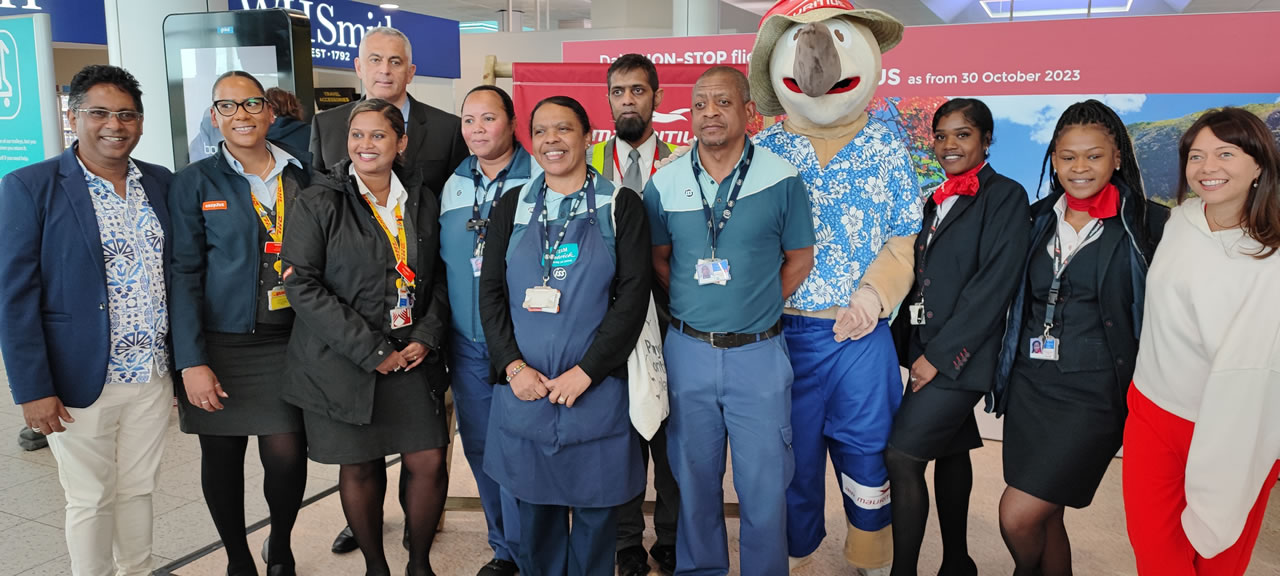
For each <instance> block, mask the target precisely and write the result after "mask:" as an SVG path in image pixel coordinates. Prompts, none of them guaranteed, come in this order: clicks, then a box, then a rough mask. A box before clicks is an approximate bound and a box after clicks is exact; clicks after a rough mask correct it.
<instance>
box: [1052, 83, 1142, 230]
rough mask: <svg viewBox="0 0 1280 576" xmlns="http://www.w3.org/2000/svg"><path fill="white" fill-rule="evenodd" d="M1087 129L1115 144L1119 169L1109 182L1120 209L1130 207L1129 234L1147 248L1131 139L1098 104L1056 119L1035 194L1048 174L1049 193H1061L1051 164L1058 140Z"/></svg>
mask: <svg viewBox="0 0 1280 576" xmlns="http://www.w3.org/2000/svg"><path fill="white" fill-rule="evenodd" d="M1090 125H1094V126H1098V127H1100V128H1102V129H1103V130H1105V131H1106V132H1107V133H1108V134H1110V135H1111V138H1112V139H1113V140H1114V141H1115V144H1116V149H1117V150H1119V151H1120V169H1119V170H1116V171H1115V173H1114V174H1112V175H1111V182H1112V183H1113V184H1116V185H1117V187H1118V188H1120V190H1121V197H1120V202H1121V205H1123V203H1124V202H1125V201H1126V200H1127V201H1128V202H1131V203H1132V204H1133V207H1134V215H1135V216H1134V222H1133V224H1134V228H1133V230H1131V233H1134V234H1137V235H1139V237H1140V238H1141V239H1142V240H1143V241H1144V242H1145V243H1146V245H1147V246H1151V245H1152V243H1151V239H1150V237H1149V234H1148V233H1147V226H1146V224H1147V194H1146V189H1145V188H1144V187H1143V185H1142V172H1141V171H1139V169H1138V157H1137V155H1136V154H1135V153H1134V151H1133V139H1132V138H1130V137H1129V130H1128V129H1127V128H1125V126H1124V121H1123V120H1121V119H1120V115H1119V114H1116V112H1115V110H1112V109H1111V107H1109V106H1107V105H1106V104H1103V103H1102V102H1099V101H1097V100H1093V99H1089V100H1085V101H1084V102H1076V103H1075V104H1072V105H1071V106H1070V107H1068V108H1067V109H1066V111H1065V112H1063V113H1062V117H1060V118H1058V125H1057V126H1055V127H1054V129H1053V139H1051V140H1050V141H1049V148H1048V149H1047V150H1045V152H1044V162H1043V163H1042V164H1041V165H1040V179H1039V180H1038V181H1037V182H1036V184H1037V185H1036V190H1037V191H1039V190H1040V189H1041V187H1042V186H1043V185H1044V176H1045V173H1046V172H1048V174H1049V189H1050V190H1052V191H1053V192H1055V193H1056V192H1061V191H1062V183H1061V182H1060V181H1058V172H1057V171H1056V170H1054V169H1053V162H1051V160H1052V159H1053V154H1054V152H1056V151H1057V146H1058V136H1060V135H1061V134H1062V131H1063V130H1066V129H1067V128H1069V127H1071V126H1090Z"/></svg>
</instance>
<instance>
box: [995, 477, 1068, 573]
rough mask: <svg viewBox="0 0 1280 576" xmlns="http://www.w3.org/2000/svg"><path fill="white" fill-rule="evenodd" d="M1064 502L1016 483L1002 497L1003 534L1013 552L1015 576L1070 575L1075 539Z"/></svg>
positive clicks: (1001, 522) (1001, 525)
mask: <svg viewBox="0 0 1280 576" xmlns="http://www.w3.org/2000/svg"><path fill="white" fill-rule="evenodd" d="M1062 512H1063V508H1062V506H1059V505H1057V504H1054V503H1052V502H1046V501H1044V500H1041V499H1039V498H1036V497H1035V496H1032V495H1030V494H1027V493H1026V492H1023V491H1021V490H1018V489H1017V488H1014V487H1012V486H1010V487H1008V488H1005V491H1004V495H1003V496H1001V497H1000V535H1001V536H1002V537H1004V543H1005V546H1008V547H1009V553H1010V554H1011V555H1013V563H1014V568H1013V574H1014V576H1070V575H1071V541H1070V540H1068V539H1067V527H1066V526H1065V525H1064V524H1063V523H1062Z"/></svg>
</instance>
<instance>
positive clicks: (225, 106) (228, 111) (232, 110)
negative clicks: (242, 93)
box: [213, 98, 267, 116]
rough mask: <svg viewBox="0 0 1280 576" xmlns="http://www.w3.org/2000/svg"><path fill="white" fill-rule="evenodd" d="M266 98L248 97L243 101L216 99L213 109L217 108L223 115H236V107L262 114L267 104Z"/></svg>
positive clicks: (251, 112)
mask: <svg viewBox="0 0 1280 576" xmlns="http://www.w3.org/2000/svg"><path fill="white" fill-rule="evenodd" d="M266 103H267V100H266V99H265V98H248V99H246V100H245V101H243V102H236V101H235V100H214V101H213V109H214V110H217V111H218V113H219V114H221V115H223V116H235V115H236V109H238V108H244V111H245V112H248V113H250V114H261V113H262V109H263V108H264V107H265V106H266Z"/></svg>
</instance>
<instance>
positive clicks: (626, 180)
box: [622, 148, 644, 192]
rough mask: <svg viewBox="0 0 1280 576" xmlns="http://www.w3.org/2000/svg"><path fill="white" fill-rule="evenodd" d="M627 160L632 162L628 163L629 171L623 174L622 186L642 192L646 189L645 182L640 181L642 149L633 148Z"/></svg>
mask: <svg viewBox="0 0 1280 576" xmlns="http://www.w3.org/2000/svg"><path fill="white" fill-rule="evenodd" d="M627 160H628V161H629V162H631V163H630V164H628V165H627V171H626V172H624V173H623V174H622V187H623V188H630V189H632V190H635V191H636V192H640V191H642V190H644V183H643V182H641V181H640V151H639V150H636V149H635V148H632V149H631V153H630V154H628V155H627Z"/></svg>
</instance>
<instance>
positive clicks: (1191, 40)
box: [517, 12, 1280, 200]
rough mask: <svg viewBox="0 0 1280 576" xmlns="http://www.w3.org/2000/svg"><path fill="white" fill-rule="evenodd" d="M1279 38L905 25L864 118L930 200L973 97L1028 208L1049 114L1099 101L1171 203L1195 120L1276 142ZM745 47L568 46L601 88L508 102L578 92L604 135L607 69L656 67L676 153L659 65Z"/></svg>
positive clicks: (561, 89) (1085, 23)
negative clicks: (1208, 115) (905, 153)
mask: <svg viewBox="0 0 1280 576" xmlns="http://www.w3.org/2000/svg"><path fill="white" fill-rule="evenodd" d="M1276 30H1280V12H1254V13H1248V14H1210V15H1185V16H1156V17H1134V18H1099V19H1088V20H1059V21H1037V22H1013V23H1008V22H1002V23H991V24H969V25H950V26H917V27H910V28H907V29H906V33H905V35H904V37H903V40H902V43H901V44H900V45H898V47H896V48H894V49H893V50H891V51H889V52H888V53H887V54H885V55H884V73H883V74H882V75H881V77H880V78H879V79H878V81H879V84H880V88H879V90H878V91H877V93H876V94H877V98H876V99H875V100H874V101H873V102H872V103H871V106H870V113H871V114H872V115H874V116H876V117H877V118H880V119H882V120H885V121H887V122H888V123H889V124H890V125H891V126H895V127H896V128H897V130H898V131H899V133H900V135H901V137H902V138H903V139H905V140H907V141H908V142H909V143H910V145H911V148H912V151H913V156H914V158H915V165H916V170H917V174H918V176H919V181H920V184H921V186H922V187H923V188H926V189H928V188H932V187H933V186H937V185H938V184H940V183H941V182H942V179H943V172H942V168H941V167H940V166H939V165H938V163H937V161H936V160H935V159H934V158H933V152H932V148H931V143H932V130H931V120H932V118H933V113H934V111H935V110H937V109H938V107H939V106H941V105H942V104H943V103H944V102H946V101H947V99H949V98H953V97H972V98H981V99H982V100H983V101H985V102H986V103H987V105H988V106H990V108H991V111H992V113H993V114H994V115H995V119H996V129H995V143H994V144H993V145H992V147H991V161H992V164H993V165H995V166H996V167H997V169H999V170H1000V172H1001V173H1003V174H1005V175H1007V176H1009V177H1011V178H1014V179H1015V180H1017V181H1019V182H1020V183H1022V185H1023V186H1024V187H1025V188H1026V189H1027V190H1028V193H1029V194H1030V195H1031V196H1033V197H1035V196H1037V195H1038V191H1039V188H1040V183H1039V181H1040V166H1041V163H1042V161H1043V160H1044V154H1045V150H1046V148H1047V146H1048V144H1049V139H1050V138H1051V137H1052V135H1053V128H1054V125H1055V124H1056V123H1057V120H1058V117H1059V115H1061V113H1062V111H1063V110H1065V109H1066V108H1067V106H1070V105H1071V104H1072V103H1074V102H1078V101H1081V100H1085V99H1087V98H1096V99H1098V100H1101V101H1103V102H1105V103H1107V104H1108V105H1110V106H1111V107H1112V108H1113V109H1115V111H1116V112H1117V113H1119V114H1120V117H1121V118H1122V119H1123V120H1124V121H1125V123H1126V124H1127V125H1128V127H1129V131H1130V135H1131V136H1132V138H1133V140H1134V145H1135V147H1136V149H1137V154H1138V161H1139V164H1141V169H1142V173H1143V178H1144V181H1145V183H1146V186H1147V192H1148V194H1149V195H1151V196H1153V197H1156V198H1158V199H1162V200H1171V199H1172V198H1173V197H1174V196H1175V195H1176V193H1177V191H1176V187H1177V177H1178V175H1177V168H1178V157H1177V143H1178V138H1179V137H1180V136H1181V135H1182V132H1183V131H1184V130H1186V129H1187V128H1188V127H1190V125H1191V123H1192V122H1193V121H1194V119H1195V117H1197V116H1198V115H1200V114H1201V113H1202V112H1204V111H1205V110H1207V109H1210V108H1216V107H1220V106H1241V107H1245V108H1247V109H1248V110H1250V111H1252V112H1254V113H1255V114H1257V115H1258V116H1259V117H1261V118H1263V120H1265V121H1266V122H1267V125H1268V126H1270V127H1271V128H1272V130H1273V131H1274V132H1275V133H1277V134H1280V72H1277V71H1280V50H1276V49H1275V46H1274V42H1275V40H1274V38H1275V31H1276ZM1209 32H1213V33H1214V34H1218V35H1221V36H1224V37H1229V38H1231V50H1229V51H1227V52H1223V51H1222V50H1217V49H1214V48H1212V46H1210V45H1208V44H1206V43H1205V42H1203V41H1200V40H1199V39H1203V38H1205V37H1206V36H1205V34H1206V33H1209ZM754 41H755V36H754V35H752V34H733V35H722V36H706V37H686V38H651V39H637V40H603V41H585V42H565V43H564V44H563V48H562V55H563V59H564V61H565V62H579V63H592V64H595V65H596V66H600V67H601V68H600V72H599V73H598V77H595V78H586V79H583V80H585V81H586V82H588V83H589V84H588V85H584V84H579V83H576V82H575V83H572V84H570V83H562V84H560V85H559V86H554V85H544V86H540V87H539V91H538V92H537V93H536V94H535V93H534V92H531V91H526V92H524V93H523V94H521V92H520V86H519V77H517V94H518V95H520V96H523V98H525V99H527V98H537V97H540V96H542V95H551V94H553V93H561V94H571V95H574V96H575V97H578V98H579V99H580V100H581V101H583V102H584V104H586V105H587V106H588V110H589V111H590V114H591V120H592V123H593V124H595V125H596V127H597V128H600V129H605V130H607V129H612V121H611V116H610V115H609V104H608V99H607V90H606V87H605V78H604V72H603V67H604V66H607V64H608V63H609V62H611V61H612V60H614V59H616V58H617V57H618V56H619V55H621V54H624V53H628V52H638V53H640V54H645V55H647V56H649V57H650V59H652V60H653V61H654V62H655V63H657V64H658V65H659V70H660V72H659V74H660V78H661V80H662V84H663V87H664V88H666V91H667V94H666V98H665V100H664V101H663V103H662V105H661V106H660V107H659V108H658V112H660V113H661V114H662V116H658V115H655V117H660V118H663V119H664V120H665V121H664V122H662V123H657V122H655V129H656V130H659V131H660V132H664V131H665V132H666V134H667V138H664V139H667V140H668V141H671V142H684V141H686V140H687V135H686V134H687V130H688V122H687V118H688V110H687V109H688V108H689V98H688V97H687V92H681V93H680V94H682V95H677V94H676V93H673V91H672V90H671V88H670V87H668V86H667V77H666V76H665V75H664V73H663V72H662V71H663V70H666V69H667V66H668V65H670V66H672V67H679V68H686V67H691V68H694V69H699V70H701V69H705V68H706V67H707V66H709V65H713V64H728V65H733V66H737V67H744V65H745V63H747V62H749V61H750V51H751V49H752V45H753V43H754ZM530 66H531V65H530ZM517 70H519V68H517ZM694 77H695V79H696V74H695V75H694ZM685 81H688V79H687V78H685ZM689 84H690V85H691V84H692V82H691V81H689ZM518 101H519V98H518ZM528 107H532V104H529V105H528ZM525 113H526V114H527V108H526V112H525ZM673 116H680V117H681V121H671V120H672V117H673ZM522 117H523V118H527V117H528V116H522ZM605 134H606V133H605V132H603V131H602V132H598V133H597V134H596V136H597V137H599V136H603V135H605Z"/></svg>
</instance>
